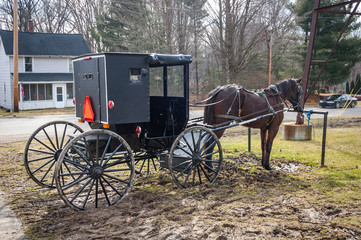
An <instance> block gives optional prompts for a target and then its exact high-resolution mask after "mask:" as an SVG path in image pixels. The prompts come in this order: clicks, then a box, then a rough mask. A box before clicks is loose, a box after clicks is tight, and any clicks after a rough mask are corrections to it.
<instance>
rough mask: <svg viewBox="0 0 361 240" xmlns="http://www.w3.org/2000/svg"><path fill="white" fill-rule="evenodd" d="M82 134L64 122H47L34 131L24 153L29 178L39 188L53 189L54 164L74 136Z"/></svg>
mask: <svg viewBox="0 0 361 240" xmlns="http://www.w3.org/2000/svg"><path fill="white" fill-rule="evenodd" d="M82 132H83V130H82V129H81V128H80V127H78V126H77V125H76V124H73V123H70V122H66V121H54V122H49V123H47V124H44V125H42V126H41V127H39V128H38V129H36V130H35V132H34V133H33V134H32V135H31V137H30V138H29V140H28V142H27V143H26V146H25V151H24V164H25V168H26V171H27V172H28V174H29V176H30V177H31V178H32V179H33V180H34V181H35V182H36V183H37V184H39V185H40V186H43V187H49V188H55V179H54V169H55V162H56V161H57V159H58V157H59V155H60V153H61V151H62V149H63V148H64V146H65V145H66V144H67V143H68V142H70V140H71V138H72V137H73V136H74V134H80V133H82Z"/></svg>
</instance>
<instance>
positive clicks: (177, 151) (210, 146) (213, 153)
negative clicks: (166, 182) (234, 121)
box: [168, 127, 223, 188]
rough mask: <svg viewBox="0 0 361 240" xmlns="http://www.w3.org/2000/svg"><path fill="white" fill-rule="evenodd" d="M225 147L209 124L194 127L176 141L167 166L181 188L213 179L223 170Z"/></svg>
mask: <svg viewBox="0 0 361 240" xmlns="http://www.w3.org/2000/svg"><path fill="white" fill-rule="evenodd" d="M222 160H223V156H222V147H221V144H220V142H219V140H218V137H217V136H216V135H215V134H214V133H213V132H212V131H211V130H209V129H208V128H205V127H191V128H188V129H186V130H184V131H183V132H182V133H181V134H180V135H179V136H178V137H177V138H176V139H175V141H174V143H173V145H172V148H171V149H170V152H169V159H168V167H169V170H170V173H171V175H172V178H173V180H174V181H175V182H176V183H177V184H178V185H179V186H180V187H182V188H186V187H190V186H195V185H199V184H202V183H203V182H214V181H215V180H216V178H217V176H218V173H219V171H220V170H221V163H222Z"/></svg>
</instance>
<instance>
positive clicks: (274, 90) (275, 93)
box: [215, 85, 287, 127]
mask: <svg viewBox="0 0 361 240" xmlns="http://www.w3.org/2000/svg"><path fill="white" fill-rule="evenodd" d="M241 89H243V90H245V89H244V88H243V87H242V86H238V87H237V88H236V90H235V96H234V99H233V101H232V103H231V105H230V106H229V108H228V111H227V114H225V115H224V114H217V115H215V117H218V118H224V119H229V120H230V121H228V122H226V123H223V124H228V123H231V122H232V121H242V120H244V119H245V118H249V117H253V116H255V115H258V114H261V113H273V114H272V118H271V119H270V120H267V123H266V127H268V126H269V125H270V124H271V123H272V121H273V119H274V117H275V115H276V112H275V110H274V108H278V107H281V106H283V105H286V103H285V102H284V101H283V100H282V98H281V96H280V95H281V93H280V91H279V90H278V88H277V86H275V85H271V86H270V87H269V88H268V89H269V90H271V91H272V93H273V94H272V95H269V94H267V92H266V91H265V90H262V92H260V93H258V95H260V96H263V97H264V99H265V100H266V102H267V109H263V110H261V111H258V112H254V113H251V114H248V115H246V116H243V117H241V116H240V115H241V95H240V90H241ZM217 93H218V92H217ZM232 94H233V93H232ZM232 94H230V95H228V97H229V96H231V95H232ZM270 96H273V97H275V96H277V97H278V98H279V100H280V103H278V104H276V105H274V106H271V104H270V103H269V101H268V97H270ZM228 97H226V98H228ZM226 98H224V99H222V100H221V101H218V102H217V103H219V102H222V101H223V100H225V99H226ZM237 98H238V106H239V107H238V116H234V115H229V114H230V112H231V110H232V107H233V105H234V103H235V102H236V100H237ZM286 106H287V105H286ZM223 124H222V125H223Z"/></svg>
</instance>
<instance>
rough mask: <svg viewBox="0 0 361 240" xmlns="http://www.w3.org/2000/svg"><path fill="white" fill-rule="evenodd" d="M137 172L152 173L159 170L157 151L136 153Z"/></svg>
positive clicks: (135, 164)
mask: <svg viewBox="0 0 361 240" xmlns="http://www.w3.org/2000/svg"><path fill="white" fill-rule="evenodd" d="M134 166H135V173H137V174H143V173H144V174H150V173H152V172H156V171H158V170H159V168H160V166H159V161H158V157H157V155H156V154H155V153H152V152H139V153H136V154H135V155H134Z"/></svg>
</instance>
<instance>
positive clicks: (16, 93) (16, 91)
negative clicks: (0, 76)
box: [13, 0, 19, 112]
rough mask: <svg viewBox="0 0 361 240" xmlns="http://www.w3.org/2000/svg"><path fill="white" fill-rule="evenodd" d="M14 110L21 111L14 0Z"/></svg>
mask: <svg viewBox="0 0 361 240" xmlns="http://www.w3.org/2000/svg"><path fill="white" fill-rule="evenodd" d="M13 25H14V31H13V34H14V43H13V44H14V78H13V79H14V112H19V86H18V85H19V61H18V56H19V51H18V3H17V0H14V24H13Z"/></svg>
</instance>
